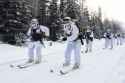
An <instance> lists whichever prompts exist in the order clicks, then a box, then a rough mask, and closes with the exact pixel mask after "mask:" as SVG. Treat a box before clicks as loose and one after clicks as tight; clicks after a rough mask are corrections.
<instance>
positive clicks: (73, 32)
mask: <svg viewBox="0 0 125 83" xmlns="http://www.w3.org/2000/svg"><path fill="white" fill-rule="evenodd" d="M64 34H65V37H64V38H63V41H66V40H67V41H68V42H67V48H66V51H65V63H64V64H63V66H69V65H70V64H71V53H72V51H74V60H75V62H74V66H73V69H77V68H79V67H80V51H81V43H80V40H79V38H78V35H79V29H78V27H77V26H76V24H75V23H74V22H73V21H71V18H70V17H65V18H64Z"/></svg>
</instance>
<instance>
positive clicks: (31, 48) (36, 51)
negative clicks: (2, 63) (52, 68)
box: [28, 41, 42, 60]
mask: <svg viewBox="0 0 125 83" xmlns="http://www.w3.org/2000/svg"><path fill="white" fill-rule="evenodd" d="M41 47H42V46H41V43H40V41H36V42H29V44H28V56H29V59H32V60H34V58H35V56H36V60H41Z"/></svg>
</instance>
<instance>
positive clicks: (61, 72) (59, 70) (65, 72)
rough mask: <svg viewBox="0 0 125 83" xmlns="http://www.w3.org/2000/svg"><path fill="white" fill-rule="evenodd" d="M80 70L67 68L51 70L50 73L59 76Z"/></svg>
mask: <svg viewBox="0 0 125 83" xmlns="http://www.w3.org/2000/svg"><path fill="white" fill-rule="evenodd" d="M78 69H79V68H73V67H72V66H67V67H63V66H61V67H58V68H54V69H50V73H53V74H57V75H66V74H68V73H70V72H72V71H75V70H78Z"/></svg>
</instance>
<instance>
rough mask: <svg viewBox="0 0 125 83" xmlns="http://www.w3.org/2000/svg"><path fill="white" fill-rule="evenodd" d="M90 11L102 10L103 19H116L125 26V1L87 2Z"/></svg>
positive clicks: (92, 0) (89, 0) (93, 0)
mask: <svg viewBox="0 0 125 83" xmlns="http://www.w3.org/2000/svg"><path fill="white" fill-rule="evenodd" d="M86 4H87V6H88V7H89V9H90V10H93V11H97V9H98V7H101V8H102V12H103V15H102V16H103V17H104V18H109V19H111V20H112V19H115V20H118V21H120V22H122V23H123V24H125V0H86Z"/></svg>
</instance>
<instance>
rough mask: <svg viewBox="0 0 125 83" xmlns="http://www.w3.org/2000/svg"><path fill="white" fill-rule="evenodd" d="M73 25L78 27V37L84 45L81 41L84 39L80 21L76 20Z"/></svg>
mask: <svg viewBox="0 0 125 83" xmlns="http://www.w3.org/2000/svg"><path fill="white" fill-rule="evenodd" d="M75 25H76V26H77V28H78V29H79V35H78V39H80V41H81V44H82V45H84V42H83V40H82V39H84V34H83V32H82V30H81V26H80V22H78V21H77V22H75Z"/></svg>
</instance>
